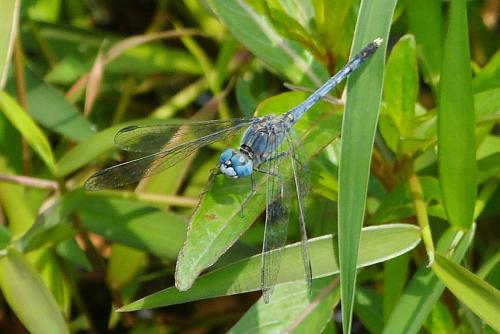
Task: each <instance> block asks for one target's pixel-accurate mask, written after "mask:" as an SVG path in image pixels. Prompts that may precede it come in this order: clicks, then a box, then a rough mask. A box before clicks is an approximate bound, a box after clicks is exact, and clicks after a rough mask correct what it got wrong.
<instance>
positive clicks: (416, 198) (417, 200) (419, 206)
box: [408, 168, 435, 267]
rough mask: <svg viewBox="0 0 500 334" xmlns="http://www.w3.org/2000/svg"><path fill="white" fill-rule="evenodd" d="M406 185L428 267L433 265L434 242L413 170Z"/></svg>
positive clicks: (421, 194) (419, 186)
mask: <svg viewBox="0 0 500 334" xmlns="http://www.w3.org/2000/svg"><path fill="white" fill-rule="evenodd" d="M408 185H409V187H410V192H411V194H412V196H413V204H414V206H415V212H416V215H417V222H418V225H419V226H420V228H421V229H422V239H423V240H424V245H425V249H426V251H427V256H428V257H429V263H428V265H427V267H430V266H431V265H432V264H433V263H434V254H435V249H434V242H433V241H432V231H431V227H430V225H429V217H428V215H427V207H426V203H425V201H424V193H423V191H422V185H421V184H420V180H419V179H418V176H417V174H415V172H414V171H413V168H412V170H411V171H410V174H409V177H408Z"/></svg>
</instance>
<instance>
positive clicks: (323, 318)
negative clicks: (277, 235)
mask: <svg viewBox="0 0 500 334" xmlns="http://www.w3.org/2000/svg"><path fill="white" fill-rule="evenodd" d="M339 300H340V295H339V289H338V279H335V278H333V277H324V278H320V279H317V280H314V282H313V286H312V291H311V293H309V291H308V288H307V285H306V284H305V282H289V283H285V284H282V285H279V286H277V287H276V290H275V291H274V293H273V298H272V299H271V300H270V302H269V304H266V303H264V300H263V299H262V298H261V299H260V300H259V301H258V302H257V303H255V304H254V305H253V306H252V307H251V308H250V310H248V311H247V312H246V313H245V315H244V316H243V317H242V318H241V319H240V320H239V321H238V322H237V323H236V325H234V327H233V328H231V330H229V332H228V333H232V334H237V333H292V332H293V333H319V332H320V331H321V329H322V328H323V327H324V326H325V325H326V323H327V322H328V321H330V319H331V316H332V310H333V308H334V307H335V305H336V304H337V303H338V302H339Z"/></svg>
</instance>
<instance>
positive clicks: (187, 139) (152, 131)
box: [85, 38, 382, 303]
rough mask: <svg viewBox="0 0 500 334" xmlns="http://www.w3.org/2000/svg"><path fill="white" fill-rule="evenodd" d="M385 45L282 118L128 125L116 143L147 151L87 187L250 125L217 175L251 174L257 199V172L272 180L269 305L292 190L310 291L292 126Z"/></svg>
mask: <svg viewBox="0 0 500 334" xmlns="http://www.w3.org/2000/svg"><path fill="white" fill-rule="evenodd" d="M381 43H382V39H380V38H377V39H375V40H374V41H373V42H371V43H369V44H368V45H367V46H366V47H364V48H363V49H362V50H361V51H360V52H359V53H358V54H356V55H355V56H354V57H352V58H351V59H350V60H349V61H348V62H347V64H346V65H345V66H344V67H343V68H342V69H341V70H340V71H338V72H337V73H336V74H334V75H333V76H332V77H331V78H330V79H328V80H327V81H326V82H325V83H324V84H323V85H322V86H321V87H320V88H318V89H317V90H316V91H314V92H313V93H312V94H311V95H309V97H307V98H306V99H305V100H304V101H303V102H302V103H300V104H299V105H297V106H295V107H293V108H291V109H290V110H288V111H287V112H285V113H283V114H280V115H266V116H261V117H252V118H234V119H226V120H209V121H201V122H190V123H180V124H159V125H148V126H135V125H132V126H128V127H125V128H123V129H121V130H119V132H118V133H117V134H116V135H115V145H116V146H117V147H118V148H120V149H122V150H125V151H133V152H142V153H146V154H147V155H145V156H143V157H140V158H138V159H135V160H131V161H127V162H124V163H121V164H118V165H115V166H112V167H109V168H106V169H103V170H101V171H98V172H96V173H95V174H94V175H92V176H91V177H90V178H89V179H88V180H87V181H86V182H85V188H86V189H87V190H91V191H95V190H100V189H105V188H117V187H121V186H124V185H126V184H129V183H133V182H137V181H139V180H140V179H142V178H144V177H148V176H151V175H154V174H157V173H159V172H161V171H164V170H165V169H167V168H170V167H172V166H173V165H175V164H177V163H179V162H180V161H182V160H184V159H186V157H188V156H190V155H192V154H193V153H195V152H196V151H197V150H199V149H200V148H201V147H203V146H206V145H209V144H211V143H214V142H216V141H221V140H223V139H226V138H228V137H230V136H234V135H236V134H238V133H240V132H243V130H244V129H246V131H245V132H244V134H243V136H242V140H241V145H240V147H239V148H238V149H233V148H228V149H225V150H224V151H223V152H222V153H221V155H220V159H219V163H218V168H217V172H216V175H218V174H222V175H224V176H226V177H228V178H230V179H238V178H246V177H250V178H251V181H252V196H253V195H255V193H256V183H255V178H254V175H255V173H256V172H258V173H261V175H264V176H265V177H267V179H266V180H265V183H266V191H265V194H266V218H265V228H264V240H263V246H262V255H261V277H260V280H261V290H262V292H263V298H264V301H265V302H266V303H268V302H269V300H270V297H271V294H272V292H273V289H274V286H275V284H276V282H277V279H278V274H279V271H280V263H281V258H282V254H283V249H284V246H285V244H286V240H287V228H288V222H289V219H290V216H291V214H290V213H291V209H290V193H293V195H294V196H295V199H296V203H297V205H296V207H297V210H296V211H297V217H298V221H299V227H300V228H299V230H300V234H301V250H302V262H303V265H304V276H305V280H306V283H307V286H308V288H309V291H311V285H312V266H311V261H310V257H309V250H308V238H307V232H306V221H305V206H304V197H305V196H306V192H307V183H308V182H307V177H304V175H305V174H306V173H304V171H305V168H306V167H305V166H306V162H305V159H304V158H303V154H302V153H301V149H300V148H301V145H302V143H301V142H300V139H299V137H298V136H297V135H296V134H294V131H293V129H292V128H293V126H294V125H295V124H296V123H297V121H298V120H299V119H300V118H301V117H302V116H303V115H304V114H305V113H306V112H307V111H308V110H309V109H310V108H311V107H312V106H313V105H315V104H316V103H317V102H318V101H319V100H320V99H322V98H324V97H325V96H326V95H327V94H328V93H329V92H330V91H331V90H332V89H333V88H334V87H335V86H337V85H338V84H339V83H340V82H341V81H343V80H344V79H345V78H347V77H348V76H349V74H351V73H352V72H354V71H356V70H357V69H358V68H359V67H360V66H361V65H362V64H363V63H364V62H365V61H366V60H367V59H368V58H369V57H370V56H371V55H373V54H374V53H375V51H376V50H377V49H378V48H379V46H380V45H381ZM285 162H288V163H285ZM248 198H251V196H250V197H248ZM244 205H245V203H243V204H242V208H243V207H244Z"/></svg>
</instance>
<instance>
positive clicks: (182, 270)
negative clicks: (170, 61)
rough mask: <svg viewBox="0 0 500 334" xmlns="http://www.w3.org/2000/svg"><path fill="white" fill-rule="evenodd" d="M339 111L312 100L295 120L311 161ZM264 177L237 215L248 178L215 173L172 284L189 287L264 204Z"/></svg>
mask: <svg viewBox="0 0 500 334" xmlns="http://www.w3.org/2000/svg"><path fill="white" fill-rule="evenodd" d="M305 96H306V94H304V93H299V92H290V93H284V94H281V95H278V96H275V97H272V98H270V99H267V100H265V101H264V102H262V103H261V104H260V106H259V109H258V111H257V113H258V114H259V115H265V114H270V113H276V114H279V113H282V112H285V111H287V110H289V109H290V108H292V107H293V106H296V105H297V104H299V103H300V102H302V101H303V100H304V98H305ZM340 117H341V115H340V114H339V113H333V112H332V107H331V106H330V105H328V104H327V103H325V102H320V103H318V104H316V105H315V106H314V107H313V108H312V109H311V110H309V111H308V112H307V113H306V115H304V117H302V118H301V120H300V121H299V122H298V123H297V124H296V126H295V127H294V129H296V130H297V133H299V134H301V135H302V140H303V143H304V151H305V155H306V157H305V158H306V159H307V160H310V159H311V158H312V157H313V156H315V155H316V154H318V153H319V152H320V151H321V150H322V149H323V148H324V147H325V146H326V145H328V144H329V143H330V142H331V141H332V140H333V139H334V138H335V137H336V136H337V135H338V131H339V130H340ZM265 181H266V178H265V177H261V176H258V177H257V181H256V182H257V194H256V195H255V196H254V197H253V198H251V199H250V200H249V201H248V203H247V205H246V206H245V209H244V212H243V214H244V216H242V214H241V203H243V202H244V201H245V200H246V199H247V198H248V197H249V196H250V195H251V183H250V180H248V179H239V180H232V179H227V178H224V177H216V178H215V180H214V182H213V184H212V185H211V186H210V189H209V191H208V192H207V193H206V194H205V195H204V197H203V198H202V201H201V202H200V205H199V206H198V208H197V210H196V211H195V213H194V214H193V216H192V218H191V222H190V224H189V228H188V237H187V241H186V243H185V245H184V247H183V249H182V251H181V253H180V256H179V259H178V261H177V268H176V286H177V287H178V288H179V289H181V290H186V289H188V288H189V287H190V286H191V285H192V284H193V281H194V280H195V279H196V277H197V276H198V275H199V274H200V272H201V271H203V270H204V269H205V268H207V267H209V266H211V265H212V264H213V263H215V261H217V259H218V258H219V257H220V256H221V255H222V254H223V253H224V252H225V251H226V250H227V249H228V248H229V247H230V246H231V245H232V244H233V243H234V242H236V240H238V238H239V237H240V236H241V235H242V234H243V232H244V231H245V230H247V229H248V227H249V226H250V225H251V224H252V223H253V222H254V221H255V219H257V218H258V217H259V215H260V214H261V213H262V212H263V211H264V209H265Z"/></svg>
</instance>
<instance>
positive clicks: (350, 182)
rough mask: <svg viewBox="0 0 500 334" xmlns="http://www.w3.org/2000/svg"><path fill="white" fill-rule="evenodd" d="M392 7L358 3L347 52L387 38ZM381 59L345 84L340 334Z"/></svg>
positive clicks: (346, 314) (347, 319)
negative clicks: (351, 41)
mask: <svg viewBox="0 0 500 334" xmlns="http://www.w3.org/2000/svg"><path fill="white" fill-rule="evenodd" d="M395 6H396V1H395V0H384V1H380V0H375V1H374V0H366V1H362V2H361V7H360V9H359V14H358V21H357V24H356V33H355V36H354V41H353V47H352V50H351V54H355V53H356V52H357V51H359V50H361V48H363V47H364V46H365V45H367V44H368V43H369V42H371V41H373V40H374V39H375V38H383V39H384V40H387V38H388V36H389V28H390V25H391V21H392V15H393V12H394V8H395ZM373 18H377V19H376V20H375V19H373ZM384 59H385V42H384V43H383V44H382V46H381V47H380V49H379V50H378V51H377V52H376V53H375V54H374V55H373V57H371V58H370V59H369V60H368V61H367V64H365V65H364V66H363V67H362V68H361V69H360V70H358V71H357V72H356V73H353V75H352V76H351V77H350V79H349V80H348V83H347V100H346V105H345V114H344V120H343V124H342V135H341V137H342V147H341V153H340V164H339V194H338V233H339V245H338V247H339V261H340V268H341V271H340V285H341V300H342V323H343V330H344V333H349V332H350V329H351V317H352V309H353V303H354V295H355V293H354V289H355V286H356V258H357V256H358V245H359V236H360V231H361V226H362V225H363V218H364V216H365V204H366V194H367V189H368V178H369V174H370V161H371V152H372V145H373V141H374V138H375V130H376V126H377V119H378V114H379V108H380V99H381V96H382V83H383V71H384ZM332 229H334V226H333V225H332ZM332 232H333V231H332Z"/></svg>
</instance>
